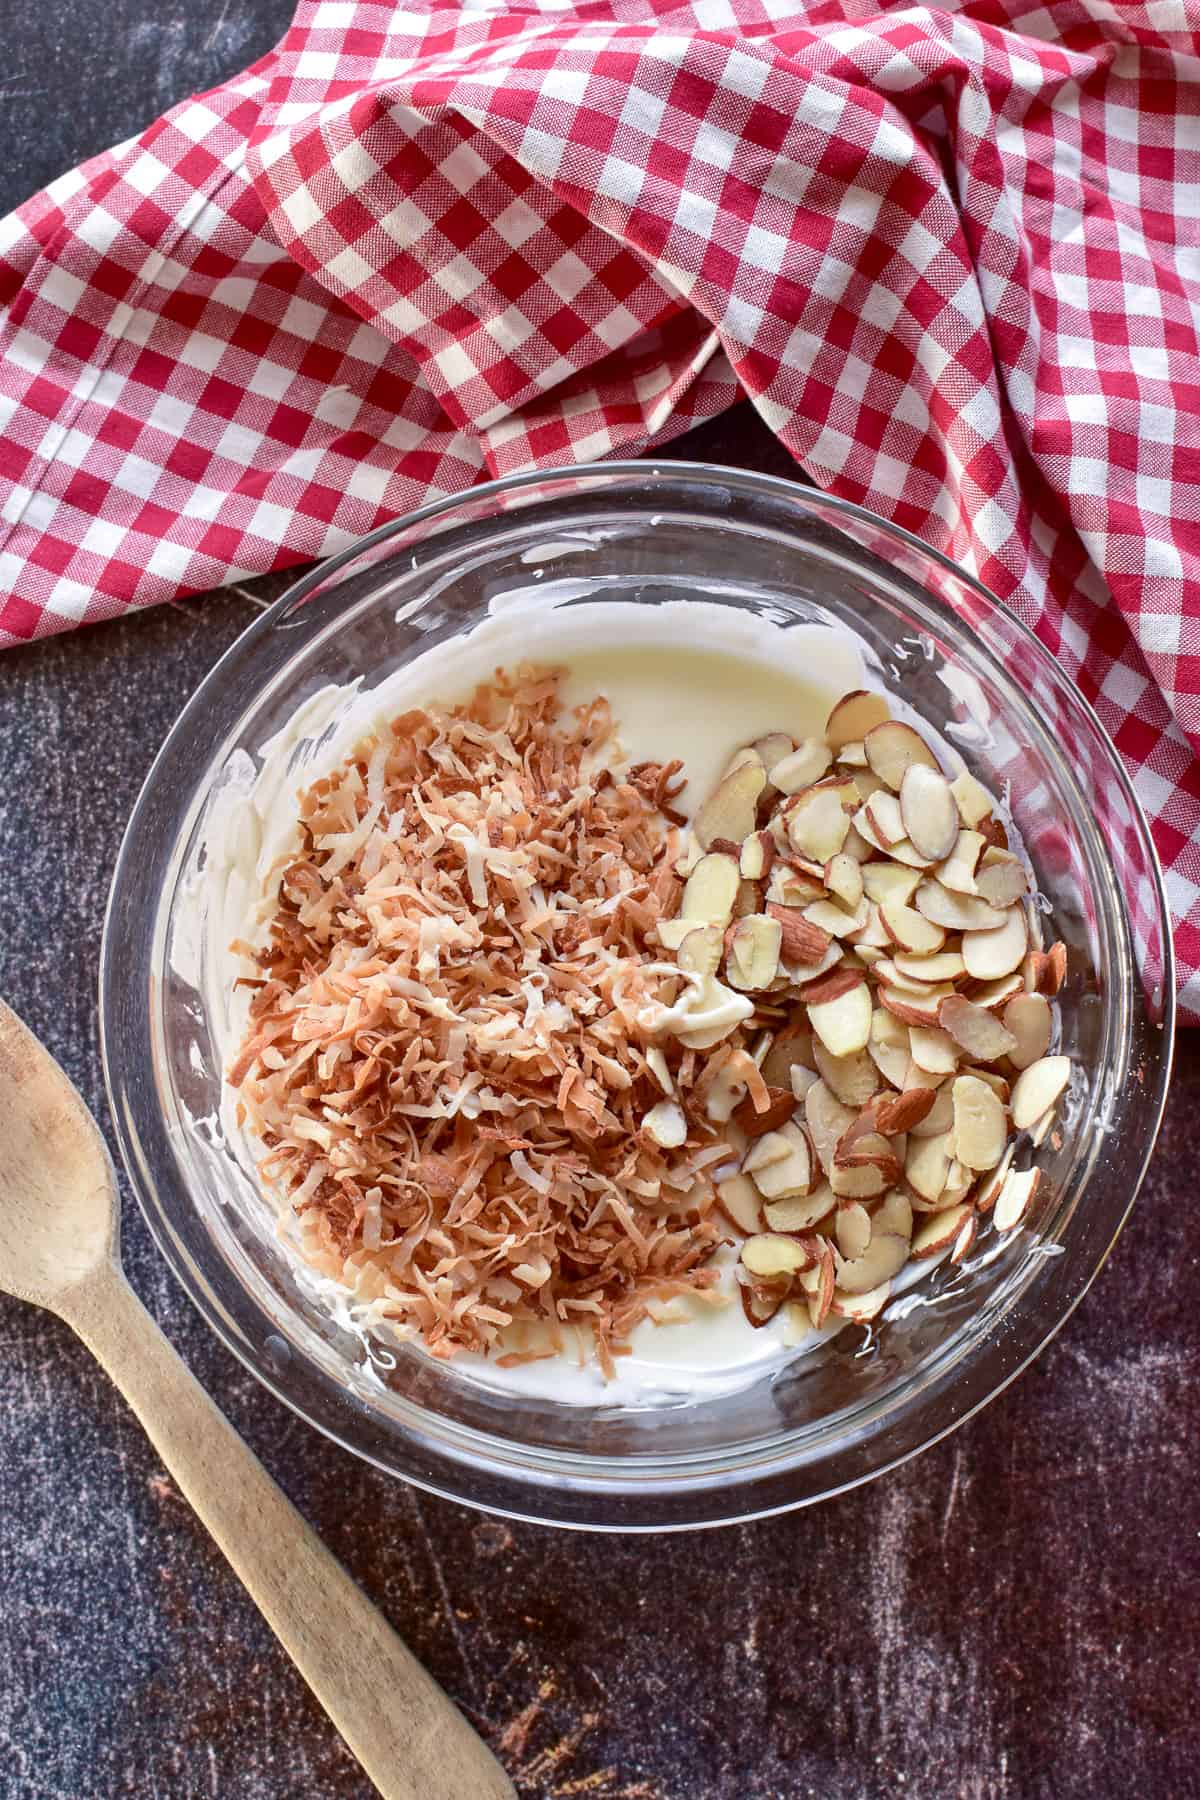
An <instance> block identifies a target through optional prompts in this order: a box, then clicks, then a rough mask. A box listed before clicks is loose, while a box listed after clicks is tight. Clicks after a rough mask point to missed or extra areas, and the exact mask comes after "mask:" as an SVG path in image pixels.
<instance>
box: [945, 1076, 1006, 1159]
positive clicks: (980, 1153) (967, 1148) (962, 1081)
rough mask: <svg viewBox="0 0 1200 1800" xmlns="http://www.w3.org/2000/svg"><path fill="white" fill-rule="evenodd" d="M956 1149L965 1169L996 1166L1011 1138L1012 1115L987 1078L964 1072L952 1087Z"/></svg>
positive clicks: (954, 1145) (956, 1153) (955, 1151)
mask: <svg viewBox="0 0 1200 1800" xmlns="http://www.w3.org/2000/svg"><path fill="white" fill-rule="evenodd" d="M952 1096H953V1101H954V1133H953V1149H954V1156H955V1159H956V1161H958V1162H960V1163H961V1164H962V1165H963V1167H964V1168H965V1169H975V1170H987V1169H994V1168H995V1167H996V1164H997V1163H998V1162H999V1161H1000V1158H1001V1157H1002V1156H1003V1155H1004V1146H1005V1144H1006V1143H1007V1141H1008V1116H1007V1114H1006V1112H1005V1110H1004V1107H1003V1105H1002V1104H1001V1102H1000V1100H999V1099H998V1098H997V1097H996V1095H995V1094H994V1093H993V1092H992V1090H991V1088H990V1087H989V1086H988V1085H987V1083H986V1081H980V1079H979V1077H978V1076H977V1075H960V1076H958V1078H957V1079H956V1081H955V1083H954V1087H953V1090H952Z"/></svg>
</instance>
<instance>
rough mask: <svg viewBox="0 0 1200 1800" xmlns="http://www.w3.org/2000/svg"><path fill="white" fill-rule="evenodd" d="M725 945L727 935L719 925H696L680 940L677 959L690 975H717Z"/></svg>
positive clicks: (676, 953)
mask: <svg viewBox="0 0 1200 1800" xmlns="http://www.w3.org/2000/svg"><path fill="white" fill-rule="evenodd" d="M724 946H725V935H724V933H723V932H722V930H721V928H720V926H719V925H694V926H693V927H692V929H691V930H690V931H689V932H688V934H687V936H686V937H684V938H683V939H682V940H681V941H680V945H679V948H678V949H677V950H676V952H675V961H676V962H677V963H678V964H679V966H680V968H681V969H684V970H685V971H686V972H687V973H688V974H689V975H715V974H716V972H717V969H718V967H719V966H720V962H721V951H722V950H723V949H724Z"/></svg>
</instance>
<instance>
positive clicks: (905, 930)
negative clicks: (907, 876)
mask: <svg viewBox="0 0 1200 1800" xmlns="http://www.w3.org/2000/svg"><path fill="white" fill-rule="evenodd" d="M879 918H880V922H881V923H882V925H883V929H884V931H885V932H886V933H887V935H888V937H889V938H890V939H891V941H892V943H893V944H895V945H896V946H897V947H898V948H899V949H901V950H907V951H909V952H910V953H912V952H915V953H916V954H918V955H923V956H932V955H933V954H934V952H935V951H938V950H940V949H941V947H942V945H943V944H944V943H945V941H946V933H945V931H944V930H943V929H942V927H941V926H940V925H939V924H937V923H936V921H934V920H931V919H927V918H926V917H925V915H924V914H923V913H921V912H918V911H917V909H916V908H915V907H912V906H906V905H905V904H904V903H903V902H902V901H900V900H884V901H882V902H881V904H880V907H879Z"/></svg>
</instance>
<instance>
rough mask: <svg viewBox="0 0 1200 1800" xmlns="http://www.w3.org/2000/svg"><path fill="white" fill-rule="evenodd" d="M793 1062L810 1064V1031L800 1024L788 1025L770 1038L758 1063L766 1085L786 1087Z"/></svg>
mask: <svg viewBox="0 0 1200 1800" xmlns="http://www.w3.org/2000/svg"><path fill="white" fill-rule="evenodd" d="M793 1063H807V1064H809V1065H810V1066H811V1064H812V1032H811V1031H809V1030H807V1029H806V1028H805V1027H804V1026H802V1025H788V1026H786V1027H785V1028H784V1030H782V1031H777V1032H776V1033H775V1035H774V1037H773V1038H772V1039H771V1042H770V1044H769V1045H768V1046H767V1051H766V1054H765V1055H764V1057H763V1059H762V1063H761V1065H760V1067H761V1071H762V1078H763V1080H764V1081H765V1082H766V1084H767V1086H768V1087H777V1088H781V1087H787V1086H788V1083H789V1080H790V1077H791V1068H792V1064H793Z"/></svg>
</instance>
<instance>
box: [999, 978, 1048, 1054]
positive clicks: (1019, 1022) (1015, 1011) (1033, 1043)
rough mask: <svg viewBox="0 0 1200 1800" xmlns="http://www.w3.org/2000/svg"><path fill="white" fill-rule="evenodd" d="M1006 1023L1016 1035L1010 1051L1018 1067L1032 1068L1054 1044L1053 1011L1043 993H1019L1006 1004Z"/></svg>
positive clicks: (1009, 1029)
mask: <svg viewBox="0 0 1200 1800" xmlns="http://www.w3.org/2000/svg"><path fill="white" fill-rule="evenodd" d="M1003 1016H1004V1024H1005V1028H1006V1029H1007V1030H1008V1031H1009V1033H1010V1034H1011V1036H1012V1039H1013V1048H1012V1049H1011V1050H1010V1051H1009V1052H1008V1056H1009V1061H1010V1062H1011V1063H1012V1065H1013V1067H1014V1068H1015V1069H1028V1068H1029V1067H1030V1065H1031V1064H1033V1063H1035V1062H1038V1061H1039V1060H1040V1059H1041V1058H1042V1057H1043V1056H1045V1054H1046V1052H1047V1050H1048V1049H1049V1048H1050V1033H1051V1028H1052V1026H1053V1015H1052V1014H1051V1011H1050V1003H1049V1001H1048V1000H1046V999H1045V998H1044V997H1043V996H1042V995H1041V994H1015V995H1014V996H1013V998H1012V999H1011V1000H1010V1001H1009V1002H1008V1004H1007V1006H1006V1007H1005V1008H1004V1015H1003Z"/></svg>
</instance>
